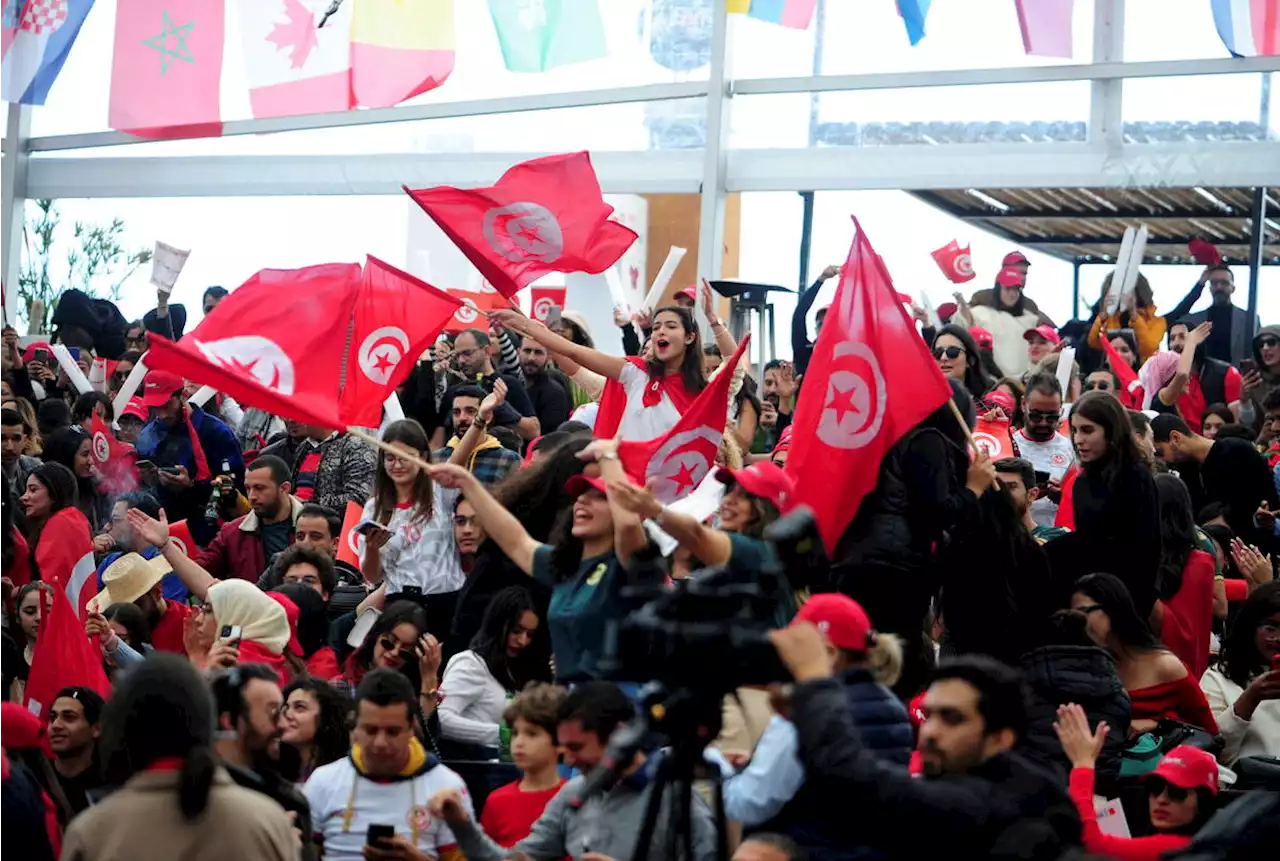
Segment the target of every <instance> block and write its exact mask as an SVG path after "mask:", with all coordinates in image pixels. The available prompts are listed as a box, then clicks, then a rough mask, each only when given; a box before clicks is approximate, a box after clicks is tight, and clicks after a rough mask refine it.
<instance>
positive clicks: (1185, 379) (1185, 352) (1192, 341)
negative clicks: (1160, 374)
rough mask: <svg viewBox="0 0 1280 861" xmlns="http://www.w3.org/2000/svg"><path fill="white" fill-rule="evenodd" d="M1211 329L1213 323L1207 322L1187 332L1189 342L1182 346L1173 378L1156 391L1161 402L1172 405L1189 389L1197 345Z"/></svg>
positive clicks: (1205, 337)
mask: <svg viewBox="0 0 1280 861" xmlns="http://www.w3.org/2000/svg"><path fill="white" fill-rule="evenodd" d="M1211 331H1213V324H1212V323H1209V322H1205V323H1201V324H1200V325H1199V326H1196V327H1195V328H1194V329H1192V330H1191V331H1190V332H1188V333H1187V342H1186V344H1185V345H1184V346H1183V348H1182V354H1181V355H1180V356H1178V367H1177V369H1176V370H1175V371H1174V372H1173V379H1172V380H1170V381H1169V383H1168V385H1166V386H1165V387H1164V388H1163V389H1161V390H1160V391H1159V392H1157V393H1156V396H1157V397H1158V398H1160V403H1162V404H1164V405H1165V406H1167V407H1171V406H1173V405H1174V404H1176V403H1177V402H1178V398H1179V397H1181V396H1182V393H1183V392H1185V391H1186V390H1187V384H1188V383H1190V382H1191V366H1192V364H1193V363H1194V362H1195V359H1196V347H1199V346H1200V345H1201V344H1202V343H1204V341H1205V340H1206V339H1207V338H1208V337H1209V333H1210V332H1211Z"/></svg>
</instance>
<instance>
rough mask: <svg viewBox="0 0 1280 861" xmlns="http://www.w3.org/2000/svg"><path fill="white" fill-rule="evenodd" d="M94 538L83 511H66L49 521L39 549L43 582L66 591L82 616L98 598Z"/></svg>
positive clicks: (37, 550)
mask: <svg viewBox="0 0 1280 861" xmlns="http://www.w3.org/2000/svg"><path fill="white" fill-rule="evenodd" d="M90 535H91V533H90V530H89V521H88V520H86V519H85V517H84V515H83V514H81V513H80V510H79V509H77V508H64V509H62V510H61V511H57V512H55V513H54V515H53V516H52V517H50V518H49V522H48V523H46V524H45V525H44V529H42V530H41V531H40V543H39V544H37V545H36V567H37V568H38V569H39V570H40V577H41V579H43V580H48V581H49V582H50V583H56V584H58V585H60V586H62V587H64V588H65V589H66V590H67V594H68V595H69V596H71V603H72V605H73V607H74V610H75V612H76V613H77V614H80V615H83V614H82V613H81V610H82V609H83V608H84V605H85V604H86V603H88V601H89V599H90V598H92V597H93V596H94V595H96V594H98V580H97V578H96V577H94V576H93V574H94V571H95V570H96V568H95V566H94V564H93V539H92V538H91V537H90Z"/></svg>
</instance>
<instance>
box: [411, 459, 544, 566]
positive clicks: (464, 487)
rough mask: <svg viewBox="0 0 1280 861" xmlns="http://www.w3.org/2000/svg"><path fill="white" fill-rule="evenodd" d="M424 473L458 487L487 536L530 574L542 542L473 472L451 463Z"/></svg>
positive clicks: (451, 486) (446, 484) (434, 467)
mask: <svg viewBox="0 0 1280 861" xmlns="http://www.w3.org/2000/svg"><path fill="white" fill-rule="evenodd" d="M428 473H429V474H430V476H431V478H432V480H433V481H437V482H439V483H440V485H441V486H442V487H447V488H450V489H457V490H460V491H462V495H463V496H464V497H466V500H467V502H470V503H471V506H472V507H473V508H475V510H476V517H477V518H479V520H480V524H481V525H482V526H483V527H484V531H485V532H486V533H487V534H488V536H489V537H490V538H492V539H493V540H494V542H495V543H496V544H497V545H498V547H499V548H500V549H501V550H502V552H503V553H504V554H506V556H507V558H508V559H510V560H511V561H512V562H514V563H515V565H516V567H517V568H519V569H520V570H521V571H523V572H524V573H526V574H529V575H532V574H533V555H534V553H535V552H537V550H538V548H539V547H541V546H542V544H541V543H540V542H538V541H535V540H534V539H533V537H532V536H531V535H529V533H528V532H527V531H526V530H525V528H524V526H523V525H521V523H520V521H519V520H517V519H516V518H515V515H513V514H512V513H511V512H510V511H507V509H506V508H504V507H503V506H502V503H500V502H498V500H496V499H494V498H493V497H492V496H491V495H490V494H489V491H487V490H485V488H484V485H483V484H481V483H480V482H479V481H478V480H477V479H476V477H475V476H474V475H472V474H471V473H470V472H467V470H465V469H463V468H462V467H460V466H458V465H457V464H455V463H443V464H440V465H439V466H433V467H432V468H431V469H430V470H429V471H428Z"/></svg>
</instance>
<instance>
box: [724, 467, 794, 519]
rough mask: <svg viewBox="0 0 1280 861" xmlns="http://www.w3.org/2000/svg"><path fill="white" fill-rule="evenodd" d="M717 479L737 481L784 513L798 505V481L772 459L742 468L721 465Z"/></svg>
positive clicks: (746, 489)
mask: <svg viewBox="0 0 1280 861" xmlns="http://www.w3.org/2000/svg"><path fill="white" fill-rule="evenodd" d="M716 480H717V481H720V482H723V483H724V484H730V483H732V482H735V481H736V482H737V483H738V484H739V485H741V486H742V489H743V490H745V491H746V492H747V493H749V494H751V495H752V496H759V497H763V498H764V499H767V500H769V501H770V502H772V503H773V504H774V507H775V508H777V509H778V511H779V512H781V513H782V514H786V513H787V512H789V511H791V509H792V508H795V505H796V483H795V481H794V480H792V478H791V476H790V475H788V474H787V473H785V472H783V471H782V467H780V466H778V465H777V464H776V463H774V462H773V461H771V460H761V461H757V462H756V463H753V464H751V466H745V467H743V468H742V469H728V468H727V467H723V466H722V467H720V469H718V470H716Z"/></svg>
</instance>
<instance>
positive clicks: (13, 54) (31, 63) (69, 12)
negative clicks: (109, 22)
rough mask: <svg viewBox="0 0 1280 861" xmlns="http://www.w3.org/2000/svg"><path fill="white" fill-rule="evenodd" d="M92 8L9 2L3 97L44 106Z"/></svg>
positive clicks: (70, 2) (1, 29)
mask: <svg viewBox="0 0 1280 861" xmlns="http://www.w3.org/2000/svg"><path fill="white" fill-rule="evenodd" d="M92 8H93V0H25V2H24V0H5V2H4V9H3V11H2V12H0V14H2V15H3V22H0V33H2V34H3V39H2V40H0V41H2V42H3V47H4V51H3V53H4V74H3V84H2V85H0V97H2V98H3V99H4V100H5V101H6V102H21V103H22V104H24V105H43V104H44V102H45V99H47V98H48V97H49V88H50V87H52V86H53V82H54V81H55V80H57V77H58V73H59V72H61V71H62V64H63V63H65V62H66V61H67V55H68V54H70V53H71V46H72V45H74V44H75V43H76V36H78V35H80V25H81V24H83V23H84V19H85V18H86V17H87V16H88V14H89V10H90V9H92Z"/></svg>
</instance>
